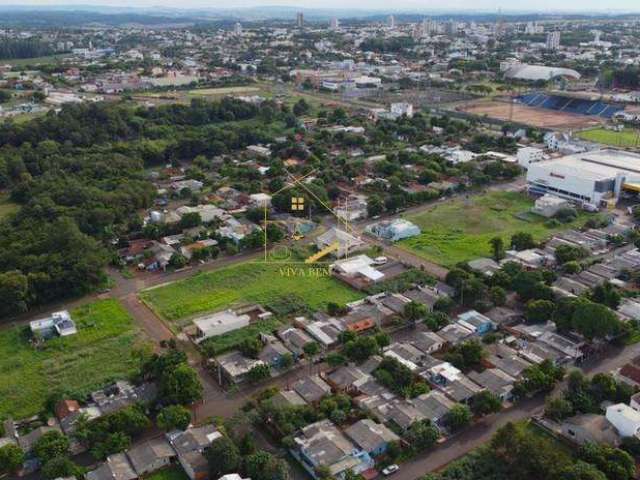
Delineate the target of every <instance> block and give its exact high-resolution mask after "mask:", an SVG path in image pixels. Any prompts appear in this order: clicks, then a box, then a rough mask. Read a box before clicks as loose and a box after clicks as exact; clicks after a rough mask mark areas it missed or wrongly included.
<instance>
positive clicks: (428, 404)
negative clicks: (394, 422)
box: [411, 390, 455, 429]
mask: <svg viewBox="0 0 640 480" xmlns="http://www.w3.org/2000/svg"><path fill="white" fill-rule="evenodd" d="M411 404H412V405H413V406H414V407H415V408H416V409H417V410H418V411H419V412H420V413H421V414H422V415H423V416H424V418H426V419H427V420H429V421H431V423H432V424H433V425H435V426H436V427H438V428H440V429H443V428H444V424H445V419H446V417H447V414H448V413H449V412H450V411H451V409H452V408H453V407H454V405H455V402H452V401H451V400H449V399H448V398H447V397H446V396H445V395H444V394H443V393H442V392H440V391H438V390H431V391H430V392H428V393H423V394H422V395H418V396H417V397H416V398H414V399H412V400H411Z"/></svg>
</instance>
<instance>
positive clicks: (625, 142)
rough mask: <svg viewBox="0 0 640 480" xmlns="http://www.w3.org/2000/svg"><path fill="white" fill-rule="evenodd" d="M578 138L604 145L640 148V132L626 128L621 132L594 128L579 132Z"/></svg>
mask: <svg viewBox="0 0 640 480" xmlns="http://www.w3.org/2000/svg"><path fill="white" fill-rule="evenodd" d="M577 135H578V137H580V138H582V139H584V140H589V141H591V142H597V143H603V144H605V145H613V146H617V147H638V146H640V131H639V130H635V129H627V128H625V129H624V130H622V131H621V132H616V131H614V130H607V129H605V128H594V129H591V130H584V131H582V132H578V134H577Z"/></svg>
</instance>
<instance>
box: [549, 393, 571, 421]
mask: <svg viewBox="0 0 640 480" xmlns="http://www.w3.org/2000/svg"><path fill="white" fill-rule="evenodd" d="M544 414H545V416H546V417H549V418H550V419H552V420H555V421H556V422H559V421H561V420H564V419H565V418H567V417H570V416H571V415H572V414H573V405H572V404H571V402H569V401H567V400H565V399H564V398H557V397H556V398H548V399H547V401H546V402H545V406H544Z"/></svg>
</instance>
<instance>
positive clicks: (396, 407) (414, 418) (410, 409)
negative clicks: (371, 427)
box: [374, 400, 425, 431]
mask: <svg viewBox="0 0 640 480" xmlns="http://www.w3.org/2000/svg"><path fill="white" fill-rule="evenodd" d="M376 410H377V411H376V412H374V414H376V416H377V417H378V418H379V419H380V420H381V421H385V422H392V423H393V424H395V425H397V426H398V428H400V429H401V430H402V431H407V429H408V428H409V427H411V425H413V424H414V423H416V422H419V421H420V420H424V419H425V416H424V415H423V414H422V412H420V410H418V409H417V408H416V407H415V406H413V405H412V404H411V403H409V402H407V401H406V400H393V401H392V402H389V403H383V404H382V405H380V406H378V407H377V409H376Z"/></svg>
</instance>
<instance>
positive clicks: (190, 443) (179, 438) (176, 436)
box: [167, 425, 221, 455]
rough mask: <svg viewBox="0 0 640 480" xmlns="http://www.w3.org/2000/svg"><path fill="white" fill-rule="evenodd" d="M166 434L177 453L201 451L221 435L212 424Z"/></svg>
mask: <svg viewBox="0 0 640 480" xmlns="http://www.w3.org/2000/svg"><path fill="white" fill-rule="evenodd" d="M167 436H168V438H169V441H170V442H171V445H173V448H175V449H176V452H178V454H179V455H182V454H184V453H188V452H193V451H200V452H201V451H203V450H204V449H205V448H206V447H208V446H209V445H211V443H213V442H214V441H215V440H216V439H218V438H220V437H221V435H220V432H218V431H217V430H216V427H215V426H214V425H203V426H201V427H190V428H189V429H187V430H185V431H184V432H181V431H175V432H170V433H168V434H167Z"/></svg>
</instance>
